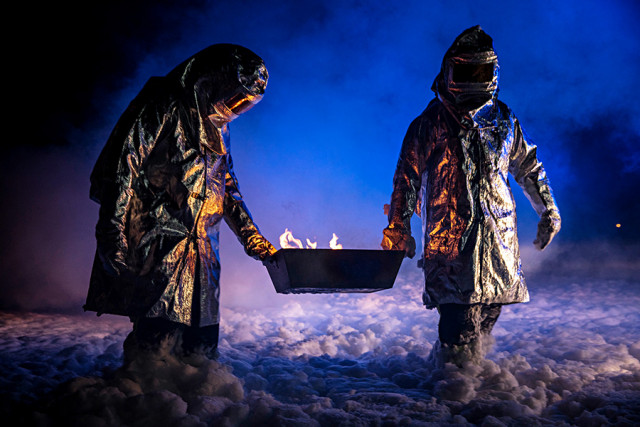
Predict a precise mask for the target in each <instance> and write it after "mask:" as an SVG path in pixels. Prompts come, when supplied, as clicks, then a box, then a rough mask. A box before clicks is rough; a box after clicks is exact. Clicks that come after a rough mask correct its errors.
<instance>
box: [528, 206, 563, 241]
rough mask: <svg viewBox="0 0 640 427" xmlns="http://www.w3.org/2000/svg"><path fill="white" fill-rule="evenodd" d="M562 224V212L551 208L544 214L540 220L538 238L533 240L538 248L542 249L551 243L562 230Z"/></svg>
mask: <svg viewBox="0 0 640 427" xmlns="http://www.w3.org/2000/svg"><path fill="white" fill-rule="evenodd" d="M560 224H561V220H560V212H558V211H555V210H550V211H546V212H545V213H543V214H542V217H541V218H540V222H538V234H537V235H536V240H534V241H533V245H534V246H535V247H536V249H538V250H539V251H541V250H543V249H544V248H546V247H547V246H548V245H549V243H551V240H552V239H553V237H554V236H555V235H556V234H558V231H560Z"/></svg>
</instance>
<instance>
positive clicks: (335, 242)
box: [329, 233, 342, 249]
mask: <svg viewBox="0 0 640 427" xmlns="http://www.w3.org/2000/svg"><path fill="white" fill-rule="evenodd" d="M329 247H330V248H331V249H342V245H341V244H340V243H338V236H336V233H333V239H331V241H330V242H329Z"/></svg>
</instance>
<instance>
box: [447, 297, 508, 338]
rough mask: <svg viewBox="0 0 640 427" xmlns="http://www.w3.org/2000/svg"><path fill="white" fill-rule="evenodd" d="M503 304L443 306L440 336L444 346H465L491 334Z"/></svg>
mask: <svg viewBox="0 0 640 427" xmlns="http://www.w3.org/2000/svg"><path fill="white" fill-rule="evenodd" d="M501 310H502V304H441V305H440V306H439V307H438V312H439V313H440V323H439V324H438V335H439V337H440V342H441V343H442V344H448V345H464V344H469V343H471V342H472V341H474V340H476V339H477V338H478V337H479V336H480V335H481V334H487V335H488V334H490V333H491V330H492V329H493V325H495V324H496V321H497V320H498V316H500V311H501Z"/></svg>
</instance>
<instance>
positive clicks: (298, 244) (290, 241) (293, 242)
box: [280, 228, 302, 249]
mask: <svg viewBox="0 0 640 427" xmlns="http://www.w3.org/2000/svg"><path fill="white" fill-rule="evenodd" d="M280 247H281V248H283V249H302V241H300V240H298V239H296V238H295V237H293V234H292V233H291V232H290V231H289V229H288V228H285V229H284V233H282V234H281V235H280Z"/></svg>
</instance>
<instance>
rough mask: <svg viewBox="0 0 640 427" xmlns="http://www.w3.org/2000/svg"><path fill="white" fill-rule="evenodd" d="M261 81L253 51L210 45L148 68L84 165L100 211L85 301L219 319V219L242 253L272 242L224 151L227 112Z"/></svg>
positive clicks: (256, 95)
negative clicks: (161, 70) (92, 160)
mask: <svg viewBox="0 0 640 427" xmlns="http://www.w3.org/2000/svg"><path fill="white" fill-rule="evenodd" d="M266 79H267V73H266V69H265V68H264V64H263V62H262V60H261V59H260V58H259V57H258V56H257V55H255V54H254V53H253V52H251V51H250V50H248V49H245V48H243V47H241V46H236V45H227V44H220V45H212V46H210V47H208V48H206V49H204V50H203V51H201V52H199V53H197V54H196V55H194V56H192V57H191V58H189V59H188V60H187V61H185V62H184V63H182V64H181V65H179V66H178V67H176V68H175V69H174V70H173V71H171V72H170V73H169V74H168V75H167V76H165V77H153V78H151V79H150V80H149V81H148V82H147V84H146V85H145V87H144V88H143V89H142V91H141V92H140V93H139V94H138V96H137V97H136V98H135V99H134V100H133V101H132V102H131V104H130V105H129V107H128V108H127V110H126V111H125V113H124V114H123V115H122V117H121V118H120V120H119V121H118V123H117V124H116V127H115V128H114V130H113V132H112V134H111V136H110V137H109V139H108V141H107V143H106V146H105V147H104V149H103V151H102V153H101V154H100V157H99V158H98V161H97V163H96V165H95V167H94V170H93V172H92V174H91V194H90V195H91V198H92V199H93V200H94V201H96V202H98V203H99V204H100V215H99V220H98V224H97V226H96V239H97V251H96V257H95V261H94V265H93V270H92V274H91V281H90V286H89V292H88V296H87V302H86V305H85V306H84V308H85V310H91V311H96V312H98V314H101V313H111V314H119V315H126V316H130V317H132V318H137V317H160V318H164V319H167V320H170V321H173V322H178V323H182V324H186V325H191V326H207V325H212V324H216V323H218V322H219V296H220V288H219V281H220V257H219V255H218V240H219V238H218V234H219V227H220V221H221V219H222V218H224V219H225V220H226V222H227V223H228V225H229V227H230V228H231V230H232V231H233V232H234V233H235V234H236V235H237V236H238V239H239V240H240V242H241V243H242V245H243V246H244V247H245V251H246V252H247V253H248V254H249V255H251V256H254V257H255V258H263V257H264V256H265V255H266V254H268V253H272V252H275V250H274V249H273V247H272V246H271V244H270V243H269V242H268V241H267V240H266V239H264V237H263V236H262V235H261V234H260V232H259V230H258V228H257V226H256V225H255V224H254V222H253V220H252V218H251V215H250V213H249V211H248V209H247V207H246V206H245V203H244V201H243V199H242V195H241V193H240V191H239V189H238V180H237V179H236V176H235V174H234V171H233V162H232V159H231V155H230V154H229V128H228V122H229V121H230V120H232V119H233V118H235V117H236V116H237V114H240V113H241V112H242V111H246V109H247V107H250V106H251V105H252V104H254V103H256V102H257V101H259V99H260V98H261V97H262V92H263V91H264V87H266ZM248 81H250V82H254V81H255V82H258V84H257V86H256V85H254V86H248V85H249V83H248ZM248 87H249V89H252V90H253V91H251V90H249V89H248ZM256 87H257V89H256ZM238 107H242V108H238Z"/></svg>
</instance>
